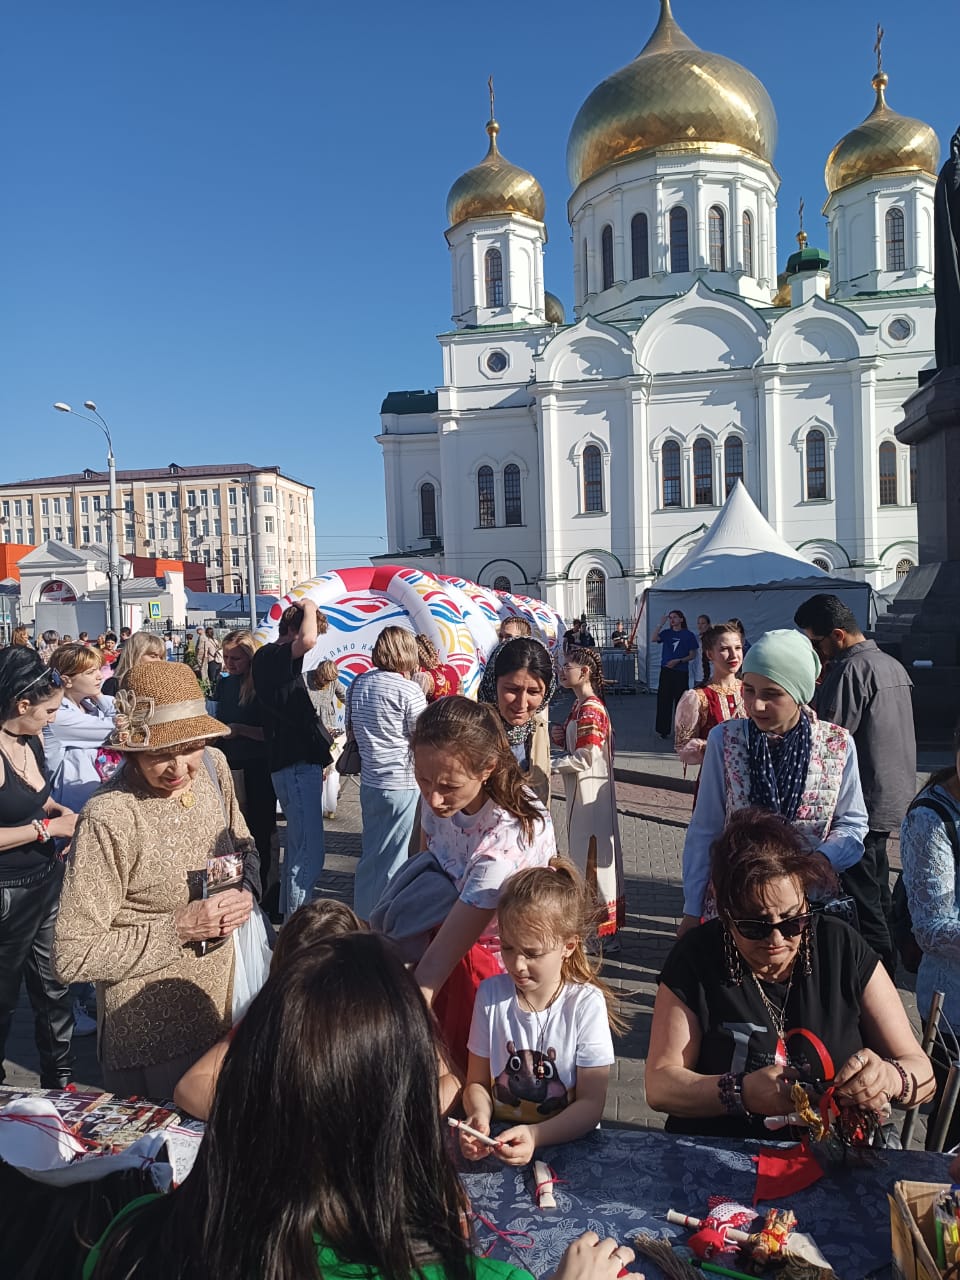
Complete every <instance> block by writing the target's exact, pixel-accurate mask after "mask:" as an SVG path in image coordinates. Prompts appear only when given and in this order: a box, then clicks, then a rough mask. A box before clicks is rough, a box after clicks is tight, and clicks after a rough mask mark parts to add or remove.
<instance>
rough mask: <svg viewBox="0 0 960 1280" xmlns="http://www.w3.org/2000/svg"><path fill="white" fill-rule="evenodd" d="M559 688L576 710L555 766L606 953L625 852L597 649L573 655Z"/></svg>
mask: <svg viewBox="0 0 960 1280" xmlns="http://www.w3.org/2000/svg"><path fill="white" fill-rule="evenodd" d="M560 683H561V684H562V685H563V687H564V688H565V689H569V690H570V691H571V693H572V694H573V695H574V698H575V699H576V701H575V702H574V706H573V710H572V711H571V712H570V715H569V716H568V717H567V722H566V724H565V725H563V726H562V727H561V726H560V725H554V726H553V729H552V730H551V736H552V738H553V742H554V745H555V746H558V747H565V748H566V751H567V754H566V755H564V756H561V757H560V759H559V760H556V761H554V765H553V768H554V769H555V770H556V771H557V772H558V773H559V774H560V775H561V777H562V778H563V786H564V790H565V791H566V795H567V841H568V845H569V850H570V858H571V860H572V861H573V862H574V863H576V865H577V867H578V869H579V871H580V873H581V874H582V875H583V876H584V878H585V879H586V881H587V884H588V885H589V886H590V887H591V888H592V889H593V890H594V891H595V892H596V895H597V898H598V900H599V904H600V907H601V910H602V911H603V913H604V914H603V918H602V920H601V923H600V927H599V929H598V930H597V932H598V934H599V936H600V939H601V941H602V942H603V945H604V949H605V950H606V951H608V952H610V951H616V950H619V943H617V942H616V941H615V935H616V932H617V930H618V928H619V927H620V926H621V925H622V924H623V922H624V914H625V903H624V893H623V852H622V850H621V848H620V825H619V823H618V821H617V793H616V786H615V784H614V779H613V730H612V727H611V724H610V717H609V715H608V714H607V708H606V707H605V706H604V703H603V671H602V668H601V666H600V658H599V655H598V654H597V653H596V651H595V650H593V649H579V648H574V649H571V650H569V652H568V654H567V657H566V661H565V662H564V664H563V666H562V667H561V668H560Z"/></svg>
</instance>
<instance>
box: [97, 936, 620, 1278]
mask: <svg viewBox="0 0 960 1280" xmlns="http://www.w3.org/2000/svg"><path fill="white" fill-rule="evenodd" d="M436 1099H437V1056H436V1044H435V1041H434V1038H433V1032H432V1024H431V1019H430V1014H429V1011H428V1009H427V1007H426V1005H425V1003H424V1001H423V998H422V996H421V994H420V992H419V991H418V990H417V986H416V983H415V982H414V980H413V978H412V977H411V975H410V974H409V972H408V971H407V970H406V969H405V968H404V966H403V964H402V962H401V961H400V960H399V959H398V957H397V956H396V954H395V953H394V951H393V949H392V948H391V947H390V945H389V944H388V943H386V942H385V941H384V940H383V939H382V938H379V937H376V936H375V935H371V934H362V933H356V934H351V935H349V936H347V937H340V938H336V939H332V940H329V941H325V942H321V943H318V944H317V946H316V947H314V948H311V949H310V950H308V951H305V952H304V953H303V954H301V955H299V956H298V957H297V958H296V959H295V960H294V961H293V962H292V963H291V964H290V965H288V966H285V967H284V968H283V970H282V971H280V972H278V973H276V974H274V975H272V976H271V978H270V980H269V981H268V983H267V985H266V986H265V987H264V988H263V990H262V991H261V993H260V994H259V995H258V996H257V998H256V999H255V1000H254V1002H253V1004H252V1005H251V1006H250V1009H249V1011H248V1012H247V1015H246V1017H245V1018H244V1019H243V1021H242V1022H241V1023H240V1024H239V1026H238V1027H237V1030H236V1034H235V1036H234V1038H233V1041H232V1043H231V1045H230V1049H229V1051H228V1052H227V1056H226V1058H225V1060H224V1063H223V1070H222V1071H221V1074H220V1080H219V1083H218V1085H217V1091H216V1095H215V1098H214V1103H213V1110H212V1113H211V1116H210V1121H209V1123H208V1125H207V1130H206V1134H205V1136H204V1140H203V1143H202V1145H201V1147H200V1151H199V1153H198V1155H197V1161H196V1164H195V1165H194V1167H193V1170H192V1172H191V1174H190V1176H189V1178H186V1179H185V1180H184V1182H183V1183H182V1184H181V1185H180V1186H179V1187H177V1188H176V1189H175V1190H174V1191H171V1192H170V1193H169V1194H168V1195H157V1196H152V1197H144V1198H143V1199H142V1200H139V1201H135V1202H134V1203H133V1204H132V1205H130V1206H129V1207H128V1208H127V1209H126V1210H125V1211H124V1213H122V1214H121V1215H118V1216H117V1218H115V1219H114V1221H113V1223H112V1224H111V1226H110V1227H109V1228H108V1229H107V1232H106V1233H105V1235H104V1236H103V1237H102V1238H101V1240H100V1242H99V1243H98V1245H97V1246H96V1247H95V1249H94V1250H93V1251H92V1252H91V1254H90V1256H89V1257H88V1259H87V1263H86V1266H85V1268H84V1273H83V1275H84V1280H119V1278H120V1277H123V1278H124V1280H168V1277H170V1276H177V1277H179V1280H208V1277H213V1280H226V1277H254V1276H255V1277H258V1280H310V1278H311V1277H312V1278H313V1280H319V1278H320V1277H321V1276H323V1277H324V1280H349V1278H351V1277H356V1276H357V1275H358V1274H361V1273H362V1274H364V1275H368V1276H370V1277H371V1280H381V1278H382V1280H414V1277H422V1280H511V1278H515V1280H521V1277H523V1276H525V1274H526V1273H524V1272H521V1271H519V1270H517V1268H515V1267H514V1266H512V1265H511V1264H510V1263H505V1262H498V1261H495V1260H493V1259H486V1258H479V1257H476V1256H475V1255H474V1254H473V1253H471V1240H470V1238H469V1235H468V1233H467V1232H466V1230H465V1215H466V1211H467V1203H466V1199H465V1196H464V1193H463V1190H462V1188H461V1185H460V1181H459V1179H458V1177H457V1174H456V1171H455V1169H454V1167H453V1164H452V1162H451V1160H450V1158H449V1155H448V1153H447V1148H446V1145H445V1141H444V1136H445V1135H444V1129H445V1126H444V1125H443V1123H442V1119H441V1116H440V1112H439V1110H438V1108H437V1102H436ZM251 1151H256V1152H257V1158H256V1160H251V1158H250V1152H251ZM595 1242H596V1243H595ZM584 1251H585V1252H586V1253H587V1254H588V1255H589V1258H590V1260H589V1262H588V1263H587V1264H586V1266H583V1263H582V1261H581V1265H580V1268H579V1269H578V1272H577V1274H578V1275H580V1276H582V1277H583V1280H615V1278H616V1276H617V1274H618V1272H619V1271H620V1270H621V1269H622V1268H623V1267H624V1266H628V1265H629V1264H630V1262H631V1261H632V1259H633V1251H632V1250H631V1249H629V1248H628V1247H626V1246H624V1245H620V1246H619V1247H618V1246H617V1245H616V1242H615V1241H613V1240H604V1241H596V1237H595V1236H593V1235H591V1234H588V1235H587V1236H586V1237H581V1240H580V1241H579V1242H575V1243H574V1245H572V1246H571V1250H570V1255H569V1256H570V1257H571V1259H572V1258H573V1257H579V1258H580V1259H582V1257H583V1253H584ZM568 1266H569V1262H568V1261H567V1257H566V1256H565V1258H564V1260H562V1261H561V1264H560V1267H559V1268H558V1271H557V1275H558V1276H560V1277H564V1276H565V1274H566V1272H567V1268H568Z"/></svg>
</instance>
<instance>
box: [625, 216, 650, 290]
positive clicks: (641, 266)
mask: <svg viewBox="0 0 960 1280" xmlns="http://www.w3.org/2000/svg"><path fill="white" fill-rule="evenodd" d="M630 256H631V265H632V271H631V277H632V279H634V280H645V279H646V278H647V276H648V275H649V274H650V242H649V240H648V238H647V215H646V214H645V213H637V214H634V216H633V220H632V221H631V223H630Z"/></svg>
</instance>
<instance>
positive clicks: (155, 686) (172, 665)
mask: <svg viewBox="0 0 960 1280" xmlns="http://www.w3.org/2000/svg"><path fill="white" fill-rule="evenodd" d="M124 686H125V687H124V688H123V689H119V690H118V691H117V694H116V698H115V704H116V721H115V727H114V730H113V732H112V733H111V735H110V737H109V739H108V741H109V744H110V746H112V747H115V748H116V749H117V750H118V751H163V750H164V749H166V748H169V747H176V746H179V745H180V744H181V743H184V742H196V741H198V740H199V739H201V738H223V737H226V735H227V734H229V732H230V729H229V728H228V726H227V725H225V724H224V723H223V721H222V720H214V718H213V716H211V715H208V714H207V704H206V702H205V701H204V697H203V692H202V690H201V688H200V685H199V683H198V681H197V677H196V676H195V675H194V674H193V672H192V671H191V670H190V668H189V667H187V666H185V665H184V664H183V663H182V662H139V663H137V665H136V666H135V667H134V668H133V669H132V670H131V671H130V672H128V674H127V676H126V678H125V680H124Z"/></svg>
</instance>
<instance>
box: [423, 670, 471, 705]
mask: <svg viewBox="0 0 960 1280" xmlns="http://www.w3.org/2000/svg"><path fill="white" fill-rule="evenodd" d="M420 670H421V671H423V672H424V673H425V674H426V675H428V676H429V677H430V679H431V680H432V681H433V692H432V693H427V691H426V689H424V693H425V694H426V698H427V702H436V701H437V699H438V698H450V697H452V696H453V695H454V694H456V693H460V692H461V683H460V672H459V671H458V670H457V668H456V667H454V666H451V665H450V663H449V662H438V663H437V665H436V666H435V667H425V666H423V665H422V664H421V667H420Z"/></svg>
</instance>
